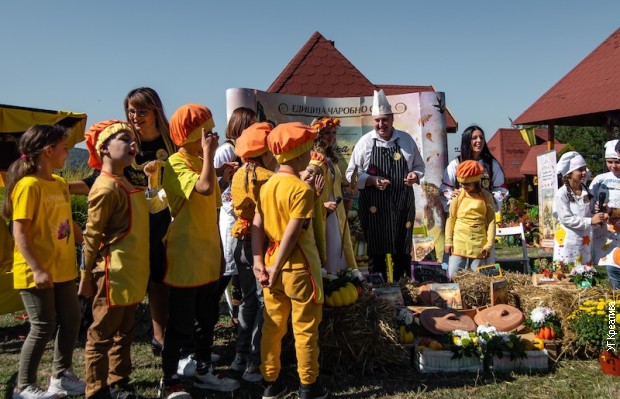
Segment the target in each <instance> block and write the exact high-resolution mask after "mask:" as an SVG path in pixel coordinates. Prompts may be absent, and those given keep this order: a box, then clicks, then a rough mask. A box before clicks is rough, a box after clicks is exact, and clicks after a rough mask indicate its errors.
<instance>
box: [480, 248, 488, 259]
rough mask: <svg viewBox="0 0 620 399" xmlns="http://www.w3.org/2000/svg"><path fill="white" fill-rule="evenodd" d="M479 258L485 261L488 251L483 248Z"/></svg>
mask: <svg viewBox="0 0 620 399" xmlns="http://www.w3.org/2000/svg"><path fill="white" fill-rule="evenodd" d="M480 256H482V258H483V259H486V258H488V257H489V250H488V249H486V248H484V249H482V251H481V252H480Z"/></svg>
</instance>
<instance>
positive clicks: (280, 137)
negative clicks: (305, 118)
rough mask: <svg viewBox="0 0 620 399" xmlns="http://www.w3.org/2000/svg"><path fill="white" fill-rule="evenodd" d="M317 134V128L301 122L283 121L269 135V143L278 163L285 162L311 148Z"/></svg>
mask: <svg viewBox="0 0 620 399" xmlns="http://www.w3.org/2000/svg"><path fill="white" fill-rule="evenodd" d="M316 136H317V133H316V130H314V129H312V128H311V127H310V126H308V125H304V124H303V123H301V122H289V123H281V124H279V125H278V126H277V127H275V128H274V129H273V130H272V131H271V133H270V134H269V136H267V144H268V145H269V150H270V151H271V152H272V153H273V155H274V156H275V157H276V160H277V161H278V163H284V162H288V161H290V160H292V159H295V158H297V157H298V156H300V155H302V154H304V153H305V152H306V151H308V150H310V149H311V148H312V144H313V141H314V139H315V138H316Z"/></svg>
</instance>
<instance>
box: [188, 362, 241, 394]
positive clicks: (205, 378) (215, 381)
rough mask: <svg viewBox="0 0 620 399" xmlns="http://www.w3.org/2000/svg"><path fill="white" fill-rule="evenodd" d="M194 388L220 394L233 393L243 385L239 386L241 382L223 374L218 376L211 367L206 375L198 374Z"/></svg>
mask: <svg viewBox="0 0 620 399" xmlns="http://www.w3.org/2000/svg"><path fill="white" fill-rule="evenodd" d="M194 386H196V387H198V388H202V389H211V390H214V391H220V392H231V391H234V390H235V389H237V388H239V387H240V386H241V384H239V381H237V380H233V379H232V378H228V377H226V376H224V375H223V374H218V375H216V374H215V373H214V371H213V367H209V370H208V371H207V372H206V373H204V374H196V377H195V379H194Z"/></svg>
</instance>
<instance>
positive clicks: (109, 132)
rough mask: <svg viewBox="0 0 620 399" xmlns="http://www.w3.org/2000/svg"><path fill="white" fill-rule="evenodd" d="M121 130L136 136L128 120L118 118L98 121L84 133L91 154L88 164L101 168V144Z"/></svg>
mask: <svg viewBox="0 0 620 399" xmlns="http://www.w3.org/2000/svg"><path fill="white" fill-rule="evenodd" d="M119 132H129V133H130V134H131V136H132V137H134V133H133V130H131V127H130V126H129V125H128V124H127V123H126V122H123V121H119V120H116V119H110V120H107V121H102V122H97V123H95V124H94V125H92V126H91V127H90V128H89V129H88V131H87V132H86V134H84V136H85V137H86V148H88V155H89V157H88V165H90V166H91V167H92V168H95V169H101V146H102V145H103V143H105V141H106V140H107V139H109V138H110V137H112V136H114V135H115V134H117V133H119Z"/></svg>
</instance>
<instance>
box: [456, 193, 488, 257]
mask: <svg viewBox="0 0 620 399" xmlns="http://www.w3.org/2000/svg"><path fill="white" fill-rule="evenodd" d="M493 207H494V200H493V197H492V196H491V194H490V193H489V192H488V191H487V190H484V189H482V190H480V192H478V193H474V194H468V193H467V192H465V190H463V189H461V191H460V192H459V195H458V197H457V199H456V201H454V200H453V201H451V202H450V215H449V216H448V219H447V220H446V243H445V245H446V246H452V247H453V248H452V255H456V256H461V257H464V258H474V259H481V258H483V257H482V255H481V252H482V250H483V249H486V250H487V251H489V252H490V251H491V248H492V247H493V241H494V240H495V210H494V208H493Z"/></svg>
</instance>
